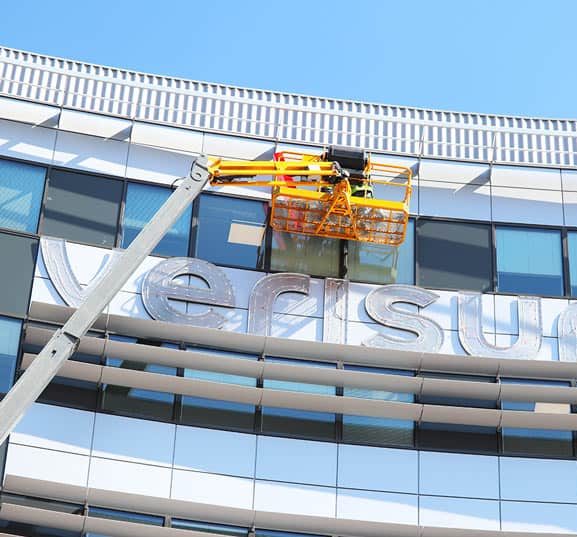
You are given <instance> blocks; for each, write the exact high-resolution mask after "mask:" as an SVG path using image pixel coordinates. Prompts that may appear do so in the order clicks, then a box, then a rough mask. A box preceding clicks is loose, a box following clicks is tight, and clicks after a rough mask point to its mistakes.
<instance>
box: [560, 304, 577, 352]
mask: <svg viewBox="0 0 577 537" xmlns="http://www.w3.org/2000/svg"><path fill="white" fill-rule="evenodd" d="M557 332H558V334H557V335H558V336H559V340H558V342H559V361H560V362H577V304H569V306H568V307H567V309H565V310H564V311H563V312H562V313H561V315H559V318H558V319H557Z"/></svg>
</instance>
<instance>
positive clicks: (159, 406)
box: [102, 336, 176, 421]
mask: <svg viewBox="0 0 577 537" xmlns="http://www.w3.org/2000/svg"><path fill="white" fill-rule="evenodd" d="M111 339H114V340H116V341H124V342H127V343H136V342H137V340H136V339H134V338H129V337H122V336H112V337H111ZM106 365H107V366H111V367H118V368H120V369H129V370H132V371H142V372H148V373H159V374H161V375H171V376H175V375H176V368H174V367H168V366H164V365H156V364H145V363H143V362H132V361H130V360H121V359H119V358H113V357H110V356H109V357H106ZM102 390H103V396H102V408H104V409H105V410H110V411H112V412H116V413H119V414H126V415H132V416H142V417H150V418H157V419H161V420H166V421H170V420H172V416H173V408H174V400H175V397H174V394H172V393H166V392H160V391H154V390H145V389H141V388H129V387H125V386H115V385H113V384H105V385H104V386H103V387H102Z"/></svg>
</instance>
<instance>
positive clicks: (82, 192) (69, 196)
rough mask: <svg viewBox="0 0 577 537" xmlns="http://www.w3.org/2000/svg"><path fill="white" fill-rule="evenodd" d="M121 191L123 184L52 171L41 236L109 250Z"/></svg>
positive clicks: (72, 173)
mask: <svg viewBox="0 0 577 537" xmlns="http://www.w3.org/2000/svg"><path fill="white" fill-rule="evenodd" d="M122 190H123V183H122V181H115V180H114V179H105V178H103V177H94V176H92V175H85V174H81V173H76V172H65V171H56V170H55V171H52V172H51V173H50V179H49V180H48V194H47V197H46V205H45V208H44V221H43V225H42V234H44V235H51V236H54V237H62V238H64V239H68V240H71V241H76V242H84V243H88V244H95V245H97V246H105V247H108V248H112V247H113V246H114V245H115V241H116V227H117V220H118V211H119V209H120V202H121V200H122Z"/></svg>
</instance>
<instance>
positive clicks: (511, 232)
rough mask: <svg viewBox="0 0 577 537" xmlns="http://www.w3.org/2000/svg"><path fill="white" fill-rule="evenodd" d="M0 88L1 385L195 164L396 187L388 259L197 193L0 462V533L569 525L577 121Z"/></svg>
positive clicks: (136, 88) (205, 87)
mask: <svg viewBox="0 0 577 537" xmlns="http://www.w3.org/2000/svg"><path fill="white" fill-rule="evenodd" d="M0 70H1V71H0V72H1V76H0V252H2V256H1V262H0V275H1V278H0V357H1V361H0V366H1V367H0V372H1V374H0V391H1V392H2V393H6V392H7V391H8V390H9V389H10V386H11V385H12V384H13V382H14V381H15V379H16V378H17V377H18V375H19V374H20V373H21V371H23V370H25V369H26V367H27V366H28V365H29V364H30V363H31V361H32V360H34V356H35V354H36V353H38V351H39V350H40V349H41V348H42V346H43V344H44V343H45V342H46V341H47V340H48V338H49V337H50V335H51V334H52V333H53V332H54V330H55V329H56V328H57V327H58V326H61V325H62V323H63V322H64V321H65V320H66V319H67V317H68V316H69V315H70V314H71V312H72V311H73V310H74V309H75V308H77V307H78V306H79V305H80V304H81V303H82V301H83V299H84V297H85V296H86V294H87V293H89V292H90V289H91V285H94V282H96V281H97V280H98V278H99V277H102V275H103V274H104V273H105V272H106V270H107V267H109V266H110V264H111V263H112V262H113V261H114V259H115V257H116V256H117V255H119V250H121V249H122V248H126V247H127V246H128V245H129V244H130V242H131V241H132V240H133V238H134V237H135V236H136V234H137V233H138V231H139V230H140V229H142V227H143V226H144V224H145V223H146V222H147V221H149V220H150V219H151V218H152V216H153V215H154V213H155V211H156V210H157V209H158V208H159V207H160V206H161V204H162V203H163V201H164V200H166V199H167V197H168V196H169V194H170V192H171V187H173V186H174V183H175V181H176V180H177V179H178V178H180V177H183V176H185V175H187V174H188V172H189V170H190V167H191V163H192V162H193V160H194V158H195V157H196V156H197V155H199V154H201V153H205V154H209V155H215V156H222V157H228V158H233V159H243V160H254V159H271V158H272V155H273V153H274V152H277V151H281V150H295V151H305V152H319V153H320V152H321V151H322V150H323V147H326V146H327V145H330V144H339V145H346V146H351V147H362V148H365V149H367V150H369V151H370V152H371V154H372V158H373V159H374V160H376V161H379V162H384V163H392V164H402V165H404V166H407V167H410V168H411V170H412V171H413V174H414V190H413V196H412V200H411V215H412V216H411V221H410V226H409V233H408V236H407V240H406V241H405V243H404V244H403V245H402V246H401V247H400V248H399V250H398V251H397V250H392V249H388V248H386V247H379V246H371V245H367V244H361V243H355V242H348V243H347V242H346V241H339V240H334V239H320V238H310V237H309V238H307V237H302V236H296V235H290V234H282V233H276V232H273V231H272V230H271V229H270V228H269V227H268V226H267V216H268V210H269V207H268V201H269V198H270V195H269V192H268V191H267V190H266V189H251V188H232V187H220V188H214V187H208V188H206V189H205V191H204V192H203V194H202V195H201V196H200V197H199V198H198V199H197V200H196V201H195V203H194V204H193V206H192V207H190V209H189V210H188V211H187V212H186V213H185V214H184V215H183V216H182V217H181V218H180V220H179V221H178V223H177V224H176V225H175V226H174V227H173V228H172V229H171V230H170V231H169V232H168V234H167V235H166V237H165V238H164V239H163V240H162V241H161V243H160V244H159V245H158V246H157V248H156V249H155V251H154V255H153V256H151V257H149V258H148V259H147V260H146V262H144V263H143V264H142V266H141V267H140V269H139V270H138V271H137V272H136V273H135V274H134V275H132V276H131V278H130V279H129V281H128V282H127V283H126V285H125V286H124V287H123V290H122V291H121V292H120V293H118V295H117V296H116V297H115V298H114V299H113V300H112V302H111V303H110V305H109V307H108V308H107V310H106V311H105V312H104V313H103V315H102V316H101V317H100V319H99V321H98V322H97V323H96V324H95V326H94V327H93V330H91V332H89V334H88V335H87V336H86V337H85V338H84V339H83V341H82V343H81V346H80V348H79V351H78V352H77V353H76V354H75V355H74V357H73V359H72V360H70V361H69V362H68V363H67V364H66V365H65V366H64V367H63V369H62V370H61V371H60V375H59V376H58V377H56V378H55V379H54V381H53V382H52V383H51V385H50V386H49V387H48V388H47V389H46V390H45V391H44V393H43V394H42V396H41V397H40V399H39V401H38V402H37V403H36V404H35V405H34V406H33V407H32V409H31V410H30V411H29V412H28V413H27V415H26V416H25V418H24V419H23V420H22V422H21V423H20V424H19V425H18V427H17V429H16V431H15V432H14V433H13V434H12V435H11V437H10V439H9V442H8V444H7V445H6V446H4V448H3V461H4V464H3V466H4V472H3V481H2V483H3V488H2V496H1V506H0V519H1V520H0V531H2V532H5V533H8V534H17V535H27V536H45V535H51V536H70V537H73V536H79V537H80V536H83V535H87V536H92V537H98V536H114V537H116V536H118V537H120V536H126V535H150V536H153V535H158V536H164V535H167V536H168V535H173V534H174V535H186V536H191V535H196V537H206V534H207V533H208V534H218V535H234V536H239V537H240V536H247V537H248V535H249V534H250V535H257V536H259V537H286V536H287V535H289V536H290V535H295V537H297V535H308V536H328V535H335V536H350V537H372V536H376V535H379V536H381V535H390V536H400V535H402V536H415V537H416V536H417V535H419V536H420V535H425V536H427V535H431V536H436V535H444V536H445V535H449V536H451V535H454V536H457V535H465V534H466V535H487V536H489V535H491V536H493V535H494V536H500V535H501V534H503V533H511V532H513V533H515V535H524V534H529V533H530V534H532V535H534V534H540V535H550V534H558V533H563V534H567V533H569V534H577V453H576V450H575V433H574V431H575V430H577V414H576V413H574V412H573V410H574V405H575V404H577V385H576V381H577V365H576V362H577V307H576V306H575V305H574V298H575V297H576V296H577V122H576V121H571V120H555V119H533V118H520V117H506V116H490V115H483V114H468V113H454V112H441V111H434V110H423V109H412V108H403V107H392V106H384V105H377V104H370V103H361V102H351V101H341V100H335V99H328V98H319V97H308V96H301V95H290V94H282V93H275V92H269V91H263V90H254V89H246V88H237V87H230V86H223V85H218V84H209V83H201V82H194V81H188V80H179V79H174V78H167V77H161V76H155V75H148V74H143V73H135V72H129V71H124V70H121V69H114V68H109V67H102V66H97V65H90V64H84V63H80V62H75V61H70V60H63V59H58V58H51V57H46V56H41V55H36V54H30V53H25V52H21V51H17V50H12V49H6V48H1V49H0ZM376 194H377V196H378V192H377V193H376Z"/></svg>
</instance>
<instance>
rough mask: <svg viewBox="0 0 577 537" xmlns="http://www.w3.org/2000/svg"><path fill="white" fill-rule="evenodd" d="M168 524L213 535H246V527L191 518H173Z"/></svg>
mask: <svg viewBox="0 0 577 537" xmlns="http://www.w3.org/2000/svg"><path fill="white" fill-rule="evenodd" d="M170 526H171V527H172V528H178V529H180V530H192V531H199V532H201V533H210V534H214V535H230V536H231V537H245V536H246V535H248V529H247V528H241V527H239V526H228V525H225V524H211V523H209V522H196V521H193V520H182V519H179V518H173V519H172V521H171V524H170Z"/></svg>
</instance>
